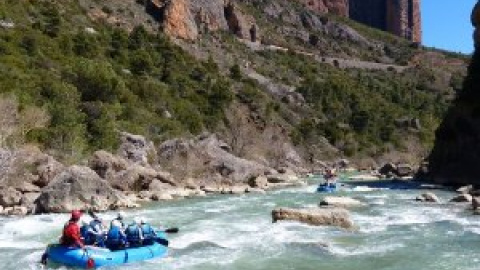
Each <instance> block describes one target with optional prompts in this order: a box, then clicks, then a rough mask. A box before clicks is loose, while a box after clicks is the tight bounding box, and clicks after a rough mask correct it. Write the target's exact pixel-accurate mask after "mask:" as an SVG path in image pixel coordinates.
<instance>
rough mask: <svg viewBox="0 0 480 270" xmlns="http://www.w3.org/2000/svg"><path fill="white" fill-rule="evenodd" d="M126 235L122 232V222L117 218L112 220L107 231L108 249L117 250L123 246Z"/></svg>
mask: <svg viewBox="0 0 480 270" xmlns="http://www.w3.org/2000/svg"><path fill="white" fill-rule="evenodd" d="M126 241H127V236H126V235H125V233H124V232H123V228H122V224H121V223H120V221H118V220H113V221H112V223H111V224H110V230H109V231H108V233H107V241H106V246H107V248H109V249H110V250H119V249H123V248H125V245H126Z"/></svg>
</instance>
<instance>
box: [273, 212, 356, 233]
mask: <svg viewBox="0 0 480 270" xmlns="http://www.w3.org/2000/svg"><path fill="white" fill-rule="evenodd" d="M272 220H273V222H274V223H275V222H277V221H279V220H294V221H299V222H302V223H306V224H309V225H314V226H337V227H340V228H344V229H352V228H353V227H354V225H353V222H352V220H351V219H350V214H349V212H348V211H347V210H345V209H343V208H312V209H291V208H279V209H275V210H273V211H272Z"/></svg>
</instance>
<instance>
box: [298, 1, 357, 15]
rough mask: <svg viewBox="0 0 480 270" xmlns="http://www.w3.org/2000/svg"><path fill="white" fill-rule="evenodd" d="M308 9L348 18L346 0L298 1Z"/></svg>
mask: <svg viewBox="0 0 480 270" xmlns="http://www.w3.org/2000/svg"><path fill="white" fill-rule="evenodd" d="M300 2H302V3H303V4H304V5H305V6H306V7H308V8H309V9H311V10H313V11H316V12H320V13H332V14H335V15H339V16H345V17H348V0H300Z"/></svg>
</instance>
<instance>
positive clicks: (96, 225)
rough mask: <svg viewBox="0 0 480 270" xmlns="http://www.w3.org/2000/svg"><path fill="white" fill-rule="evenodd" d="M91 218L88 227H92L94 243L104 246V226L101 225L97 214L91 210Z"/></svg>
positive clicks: (101, 222)
mask: <svg viewBox="0 0 480 270" xmlns="http://www.w3.org/2000/svg"><path fill="white" fill-rule="evenodd" d="M91 216H92V218H93V220H92V221H91V222H90V227H91V228H92V231H91V232H92V233H93V235H94V239H95V245H96V246H98V247H105V231H106V229H105V226H104V225H103V221H102V219H100V217H99V216H97V215H95V214H94V213H93V212H91Z"/></svg>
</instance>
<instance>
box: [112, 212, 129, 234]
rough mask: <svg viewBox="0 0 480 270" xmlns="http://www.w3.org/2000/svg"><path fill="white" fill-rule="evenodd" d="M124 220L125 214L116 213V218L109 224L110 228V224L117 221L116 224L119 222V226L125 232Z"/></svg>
mask: <svg viewBox="0 0 480 270" xmlns="http://www.w3.org/2000/svg"><path fill="white" fill-rule="evenodd" d="M124 219H125V213H123V212H118V213H117V217H115V218H114V219H113V220H112V222H110V227H111V226H112V224H113V222H114V221H118V222H120V225H121V228H122V230H123V231H125V229H126V228H127V227H126V226H125V222H124Z"/></svg>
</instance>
